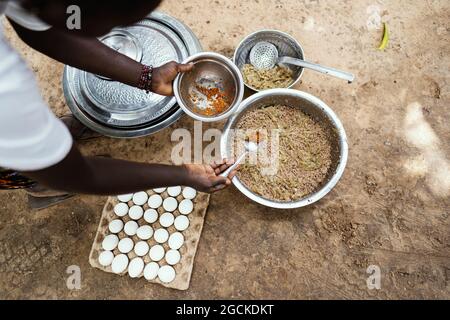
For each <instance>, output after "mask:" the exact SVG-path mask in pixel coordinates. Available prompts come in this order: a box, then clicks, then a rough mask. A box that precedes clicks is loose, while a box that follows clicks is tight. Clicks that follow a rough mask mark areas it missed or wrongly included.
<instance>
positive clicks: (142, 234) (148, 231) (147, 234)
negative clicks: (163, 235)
mask: <svg viewBox="0 0 450 320" xmlns="http://www.w3.org/2000/svg"><path fill="white" fill-rule="evenodd" d="M136 235H137V236H138V237H139V239H141V240H148V239H150V238H151V237H152V235H153V228H152V227H150V226H142V227H140V228H139V229H137V231H136Z"/></svg>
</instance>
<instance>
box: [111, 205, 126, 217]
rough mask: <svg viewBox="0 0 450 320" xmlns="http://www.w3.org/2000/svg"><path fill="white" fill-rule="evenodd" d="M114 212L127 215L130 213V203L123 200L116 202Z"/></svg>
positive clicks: (121, 215) (120, 215)
mask: <svg viewBox="0 0 450 320" xmlns="http://www.w3.org/2000/svg"><path fill="white" fill-rule="evenodd" d="M114 213H115V214H116V215H117V216H118V217H125V216H126V215H127V213H128V205H127V204H126V203H123V202H121V203H118V204H116V206H115V207H114Z"/></svg>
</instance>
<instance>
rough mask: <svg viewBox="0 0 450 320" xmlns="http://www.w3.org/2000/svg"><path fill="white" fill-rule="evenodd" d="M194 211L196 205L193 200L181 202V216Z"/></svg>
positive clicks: (179, 209) (179, 208)
mask: <svg viewBox="0 0 450 320" xmlns="http://www.w3.org/2000/svg"><path fill="white" fill-rule="evenodd" d="M193 210H194V203H193V202H192V200H189V199H184V200H183V201H181V202H180V205H179V206H178V211H180V213H181V214H184V215H188V214H190V213H191V212H192V211H193Z"/></svg>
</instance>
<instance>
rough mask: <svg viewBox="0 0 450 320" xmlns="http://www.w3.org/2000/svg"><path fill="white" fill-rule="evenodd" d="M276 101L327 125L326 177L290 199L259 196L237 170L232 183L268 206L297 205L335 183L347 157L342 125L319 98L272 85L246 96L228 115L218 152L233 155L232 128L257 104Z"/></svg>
mask: <svg viewBox="0 0 450 320" xmlns="http://www.w3.org/2000/svg"><path fill="white" fill-rule="evenodd" d="M277 105H282V106H288V107H292V108H298V109H299V111H301V112H303V113H304V114H306V115H309V116H311V117H312V118H314V119H315V120H316V121H317V122H318V123H320V124H322V125H323V126H325V127H327V128H328V130H327V132H328V133H329V134H328V135H329V141H330V144H331V165H330V167H329V169H328V170H327V174H326V176H325V179H324V180H323V181H322V182H321V183H320V185H319V186H318V187H317V188H316V189H315V190H314V191H313V192H311V193H309V194H307V195H305V196H304V197H302V198H300V199H295V200H291V201H278V200H273V199H269V198H267V197H263V196H261V195H260V194H258V193H257V192H255V190H252V189H251V188H250V187H249V186H247V185H245V184H244V183H243V181H242V180H241V179H240V177H239V174H238V175H237V176H236V177H235V178H234V179H233V184H234V185H235V186H236V187H237V189H239V190H240V191H241V192H242V193H243V194H244V195H246V196H247V197H249V198H250V199H252V200H253V201H255V202H257V203H259V204H262V205H265V206H267V207H272V208H277V209H294V208H300V207H304V206H307V205H310V204H312V203H314V202H317V201H319V200H320V199H322V198H323V197H325V196H326V195H327V194H328V193H329V192H330V191H331V190H332V189H333V188H334V187H335V186H336V184H337V183H338V181H339V180H340V178H341V177H342V174H343V173H344V170H345V167H346V164H347V159H348V144H347V137H346V133H345V130H344V127H343V126H342V123H341V122H340V120H339V119H338V117H337V116H336V114H335V113H334V112H333V111H332V110H331V109H330V108H329V107H328V106H327V105H326V104H325V103H324V102H323V101H321V100H320V99H318V98H316V97H314V96H312V95H310V94H308V93H305V92H301V91H297V90H291V89H272V90H267V91H263V92H259V93H257V94H255V95H253V96H251V97H249V98H248V99H246V100H245V101H244V102H243V103H242V104H241V105H240V107H239V109H238V110H237V111H236V113H235V114H234V115H233V116H232V117H230V118H229V119H228V122H227V123H226V125H225V128H224V130H223V134H222V139H221V156H222V157H233V156H235V154H233V153H234V150H235V149H234V145H233V144H234V143H235V141H234V137H233V135H234V133H235V129H236V128H237V127H238V125H239V123H240V121H241V120H242V119H243V117H244V116H245V115H246V114H249V113H251V112H253V111H255V110H257V109H260V108H264V107H268V106H277ZM287 121H288V123H287V124H286V125H287V126H290V125H292V124H290V123H289V119H287ZM298 179H299V181H300V179H302V177H298ZM256 183H258V181H257V182H256Z"/></svg>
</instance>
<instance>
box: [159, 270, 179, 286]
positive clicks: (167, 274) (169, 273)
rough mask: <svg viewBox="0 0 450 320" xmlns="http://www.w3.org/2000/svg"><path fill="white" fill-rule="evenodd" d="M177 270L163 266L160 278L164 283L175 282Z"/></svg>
mask: <svg viewBox="0 0 450 320" xmlns="http://www.w3.org/2000/svg"><path fill="white" fill-rule="evenodd" d="M175 275H176V273H175V269H174V268H173V267H171V266H162V267H161V268H159V270H158V278H159V280H161V282H163V283H170V282H172V281H173V280H175Z"/></svg>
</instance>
